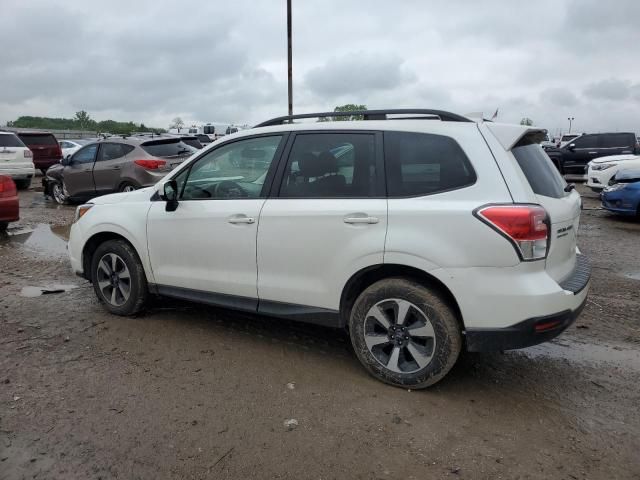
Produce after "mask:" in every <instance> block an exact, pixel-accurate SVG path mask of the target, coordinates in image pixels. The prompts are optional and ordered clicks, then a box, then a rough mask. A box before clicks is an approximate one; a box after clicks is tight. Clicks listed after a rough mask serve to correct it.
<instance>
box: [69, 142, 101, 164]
mask: <svg viewBox="0 0 640 480" xmlns="http://www.w3.org/2000/svg"><path fill="white" fill-rule="evenodd" d="M96 150H98V144H97V143H94V144H92V145H87V146H86V147H83V148H81V149H80V150H78V151H77V152H76V153H74V154H73V156H72V157H71V159H72V163H74V164H76V163H93V160H94V158H96Z"/></svg>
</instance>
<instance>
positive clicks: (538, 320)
mask: <svg viewBox="0 0 640 480" xmlns="http://www.w3.org/2000/svg"><path fill="white" fill-rule="evenodd" d="M590 278H591V264H590V263H589V260H588V259H587V257H585V256H584V255H581V254H578V255H577V256H576V266H575V268H574V269H573V272H571V275H569V276H568V277H567V278H566V279H565V280H563V281H562V282H561V283H560V284H559V286H560V287H561V288H562V290H563V291H564V292H566V293H567V294H568V295H570V296H571V297H572V298H573V299H575V300H578V301H579V303H578V304H577V306H572V307H569V308H567V309H566V310H561V311H559V312H557V313H551V314H547V315H541V316H536V317H532V318H528V319H526V320H523V321H521V322H518V323H516V324H515V325H511V326H508V327H504V328H467V329H466V331H465V336H466V344H467V350H468V351H470V352H489V351H500V350H513V349H516V348H524V347H530V346H531V345H537V344H538V343H542V342H546V341H548V340H551V339H552V338H555V337H557V336H558V335H560V334H561V333H562V332H564V331H565V330H566V329H567V327H569V325H571V324H572V323H573V322H574V321H575V319H576V318H578V316H579V315H580V312H581V311H582V309H583V308H584V305H585V303H586V301H587V295H586V294H587V289H588V285H589V280H590Z"/></svg>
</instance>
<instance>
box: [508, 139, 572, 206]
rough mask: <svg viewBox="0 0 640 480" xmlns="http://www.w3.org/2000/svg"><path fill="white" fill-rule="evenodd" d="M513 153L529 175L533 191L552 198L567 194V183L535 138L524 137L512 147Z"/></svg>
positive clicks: (524, 171)
mask: <svg viewBox="0 0 640 480" xmlns="http://www.w3.org/2000/svg"><path fill="white" fill-rule="evenodd" d="M511 153H513V156H514V157H515V158H516V161H517V162H518V165H520V169H521V170H522V173H524V176H525V177H527V181H528V182H529V185H531V189H532V190H533V193H535V194H536V195H542V196H544V197H551V198H562V197H564V196H565V195H566V193H565V191H564V187H565V186H566V183H565V182H564V180H563V179H562V177H561V176H560V173H558V170H557V169H556V167H555V166H554V165H553V163H552V162H551V159H550V158H549V156H548V155H547V154H546V153H545V152H544V150H543V149H542V147H541V146H540V145H539V144H538V143H537V142H536V139H535V138H531V137H524V138H523V139H522V140H520V141H519V142H518V143H517V144H516V146H515V147H513V148H512V149H511Z"/></svg>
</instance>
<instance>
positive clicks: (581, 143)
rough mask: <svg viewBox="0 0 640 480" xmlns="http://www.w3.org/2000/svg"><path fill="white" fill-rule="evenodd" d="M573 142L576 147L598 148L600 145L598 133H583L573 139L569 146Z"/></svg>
mask: <svg viewBox="0 0 640 480" xmlns="http://www.w3.org/2000/svg"><path fill="white" fill-rule="evenodd" d="M571 144H575V146H576V148H598V147H599V146H600V145H599V141H598V135H583V136H581V137H580V138H576V139H575V140H571V141H570V142H569V144H568V145H567V146H569V145H571Z"/></svg>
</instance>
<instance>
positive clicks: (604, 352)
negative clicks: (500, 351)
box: [519, 339, 640, 371]
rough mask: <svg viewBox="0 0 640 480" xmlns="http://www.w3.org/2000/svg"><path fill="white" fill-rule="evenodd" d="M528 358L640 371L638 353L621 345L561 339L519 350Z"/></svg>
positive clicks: (639, 355) (639, 352)
mask: <svg viewBox="0 0 640 480" xmlns="http://www.w3.org/2000/svg"><path fill="white" fill-rule="evenodd" d="M519 352H520V353H522V354H524V355H526V356H527V357H530V358H552V359H563V360H569V361H570V362H574V363H589V364H602V363H608V364H614V365H617V366H622V367H624V368H625V369H629V370H636V371H640V351H638V350H631V349H629V348H627V347H626V346H625V347H623V346H621V345H605V344H592V343H579V342H574V341H571V340H567V339H563V340H562V341H558V342H547V343H543V344H540V345H536V346H534V347H529V348H524V349H522V350H519Z"/></svg>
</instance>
